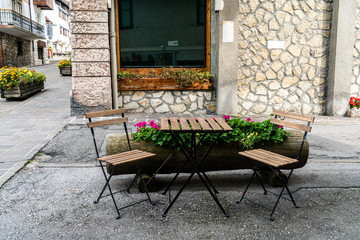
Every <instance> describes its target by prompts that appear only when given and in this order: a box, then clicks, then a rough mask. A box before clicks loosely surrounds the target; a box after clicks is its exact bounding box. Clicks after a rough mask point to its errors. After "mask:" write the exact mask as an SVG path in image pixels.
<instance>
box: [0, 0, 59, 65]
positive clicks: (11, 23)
mask: <svg viewBox="0 0 360 240" xmlns="http://www.w3.org/2000/svg"><path fill="white" fill-rule="evenodd" d="M45 9H52V1H37V0H2V1H1V2H0V66H28V65H41V64H45V63H47V62H48V59H47V44H46V32H45V19H44V18H42V12H43V10H45Z"/></svg>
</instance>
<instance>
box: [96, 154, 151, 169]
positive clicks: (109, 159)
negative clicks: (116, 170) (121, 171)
mask: <svg viewBox="0 0 360 240" xmlns="http://www.w3.org/2000/svg"><path fill="white" fill-rule="evenodd" d="M153 156H155V154H153V153H149V152H144V151H140V150H132V151H127V152H122V153H118V154H114V155H110V156H105V157H101V158H98V160H99V161H102V162H106V163H109V164H111V165H114V166H117V165H120V164H123V163H128V162H135V161H138V160H141V159H145V158H148V157H153Z"/></svg>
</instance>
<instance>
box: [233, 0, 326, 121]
mask: <svg viewBox="0 0 360 240" xmlns="http://www.w3.org/2000/svg"><path fill="white" fill-rule="evenodd" d="M239 12H240V13H239V14H240V17H239V35H238V37H239V76H238V78H239V110H238V112H239V113H240V114H241V115H251V114H263V113H264V114H269V113H271V112H272V109H273V108H277V109H282V110H285V111H292V112H299V113H303V114H309V113H312V114H324V113H325V100H326V92H325V90H326V77H327V72H328V71H327V70H328V69H327V64H328V59H327V57H328V52H329V40H330V39H329V37H330V36H329V35H330V30H331V18H332V1H331V0H306V1H305V0H291V1H290V0H272V1H264V0H240V3H239ZM268 41H284V43H285V47H284V49H268V48H267V42H268Z"/></svg>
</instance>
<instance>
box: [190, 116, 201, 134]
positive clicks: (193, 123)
mask: <svg viewBox="0 0 360 240" xmlns="http://www.w3.org/2000/svg"><path fill="white" fill-rule="evenodd" d="M188 120H189V123H190V125H191V128H192V130H193V131H201V127H200V126H199V124H198V122H197V121H196V119H195V118H193V117H189V118H188Z"/></svg>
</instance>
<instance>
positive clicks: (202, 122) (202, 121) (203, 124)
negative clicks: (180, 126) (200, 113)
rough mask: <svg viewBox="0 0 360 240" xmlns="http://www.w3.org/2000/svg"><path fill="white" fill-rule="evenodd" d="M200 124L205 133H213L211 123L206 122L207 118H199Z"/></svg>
mask: <svg viewBox="0 0 360 240" xmlns="http://www.w3.org/2000/svg"><path fill="white" fill-rule="evenodd" d="M197 120H198V122H199V123H200V125H201V128H202V129H203V130H204V131H213V129H212V128H211V127H210V125H209V123H208V122H206V121H205V118H197Z"/></svg>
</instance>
